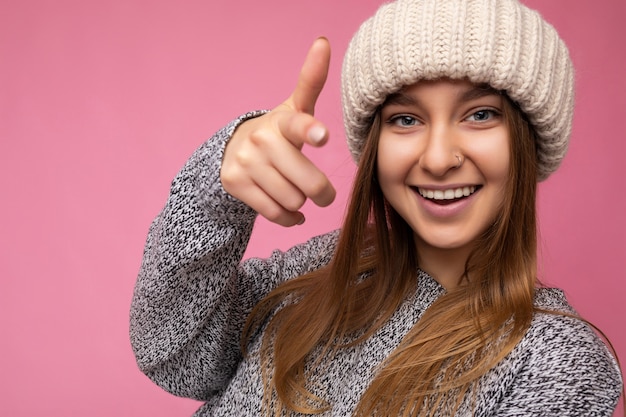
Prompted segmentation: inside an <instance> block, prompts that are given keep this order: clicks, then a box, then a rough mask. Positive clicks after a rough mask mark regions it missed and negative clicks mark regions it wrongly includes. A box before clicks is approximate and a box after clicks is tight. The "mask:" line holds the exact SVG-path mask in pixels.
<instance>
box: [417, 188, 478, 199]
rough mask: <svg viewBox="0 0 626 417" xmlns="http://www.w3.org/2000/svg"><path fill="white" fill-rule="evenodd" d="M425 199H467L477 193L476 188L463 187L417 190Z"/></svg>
mask: <svg viewBox="0 0 626 417" xmlns="http://www.w3.org/2000/svg"><path fill="white" fill-rule="evenodd" d="M417 190H418V191H419V193H420V195H421V196H422V197H424V198H429V199H432V200H454V199H455V198H461V197H467V196H469V195H470V194H473V193H474V191H476V187H474V186H471V187H462V188H454V189H449V190H427V189H424V188H418V189H417Z"/></svg>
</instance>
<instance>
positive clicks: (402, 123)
mask: <svg viewBox="0 0 626 417" xmlns="http://www.w3.org/2000/svg"><path fill="white" fill-rule="evenodd" d="M417 123H418V122H417V119H416V118H415V117H412V116H407V115H399V116H394V117H392V118H390V119H389V124H392V125H394V126H399V127H411V126H415V125H416V124H417Z"/></svg>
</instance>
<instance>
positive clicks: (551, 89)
mask: <svg viewBox="0 0 626 417" xmlns="http://www.w3.org/2000/svg"><path fill="white" fill-rule="evenodd" d="M443 77H445V78H451V79H468V80H469V81H471V82H474V83H481V84H482V83H486V84H489V85H490V86H491V87H493V88H495V89H497V90H501V91H504V92H505V93H506V94H507V95H508V97H509V98H511V99H512V100H513V101H514V102H516V103H517V104H518V105H519V107H520V108H521V109H522V111H523V112H524V113H525V114H526V116H527V117H528V120H529V121H530V123H531V125H532V127H533V128H534V130H535V132H536V133H537V136H538V139H537V144H536V145H537V159H538V160H537V163H538V172H537V179H538V180H539V181H542V180H544V179H546V178H547V177H548V176H549V175H550V174H551V173H552V172H554V171H555V170H556V169H557V168H558V167H559V165H560V163H561V160H562V159H563V157H564V156H565V153H566V151H567V145H568V142H569V136H570V133H571V126H572V115H573V106H574V70H573V68H572V63H571V61H570V58H569V53H568V50H567V47H566V46H565V44H564V43H563V41H562V40H561V39H560V38H559V36H558V34H557V32H556V30H555V29H554V28H553V27H552V26H551V25H550V24H549V23H547V22H546V21H544V20H543V19H542V18H541V16H540V15H539V14H538V13H537V12H536V11H534V10H530V9H528V8H527V7H525V6H524V5H522V4H520V3H519V2H518V1H517V0H397V1H395V2H392V3H387V4H384V5H383V6H381V7H380V8H379V9H378V11H377V12H376V14H375V15H374V16H373V17H371V18H370V19H368V20H367V21H365V22H364V23H363V24H362V25H361V27H360V28H359V30H358V31H357V33H356V34H355V35H354V37H353V38H352V41H351V42H350V45H349V46H348V50H347V52H346V55H345V58H344V62H343V69H342V77H341V83H342V106H343V115H344V124H345V128H346V135H347V141H348V148H349V149H350V152H351V153H352V156H353V158H354V159H355V161H357V162H358V161H359V158H360V155H361V152H362V150H363V145H364V143H365V139H366V137H367V130H368V128H369V125H370V123H371V117H372V115H373V114H374V112H375V111H376V109H377V107H378V106H380V105H381V104H382V103H383V102H384V101H385V99H386V97H387V96H388V95H389V94H392V93H395V92H398V91H399V90H400V89H401V88H402V87H404V86H408V85H411V84H414V83H416V82H417V81H419V80H433V79H438V78H443Z"/></svg>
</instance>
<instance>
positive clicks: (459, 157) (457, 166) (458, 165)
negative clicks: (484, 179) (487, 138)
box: [454, 155, 463, 168]
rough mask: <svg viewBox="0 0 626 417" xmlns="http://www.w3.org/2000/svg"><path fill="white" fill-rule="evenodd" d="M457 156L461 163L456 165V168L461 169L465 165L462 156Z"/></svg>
mask: <svg viewBox="0 0 626 417" xmlns="http://www.w3.org/2000/svg"><path fill="white" fill-rule="evenodd" d="M454 156H456V159H457V161H459V163H458V164H456V167H455V168H461V165H462V164H463V159H462V158H461V155H454Z"/></svg>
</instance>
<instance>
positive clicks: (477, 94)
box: [459, 85, 502, 102]
mask: <svg viewBox="0 0 626 417" xmlns="http://www.w3.org/2000/svg"><path fill="white" fill-rule="evenodd" d="M500 95H502V93H501V92H500V91H499V90H496V89H495V88H493V87H491V86H489V85H477V86H475V87H473V88H470V89H469V90H466V91H464V92H462V93H461V95H460V97H459V101H461V102H466V101H472V100H476V99H478V98H481V97H485V96H500Z"/></svg>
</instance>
